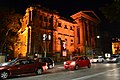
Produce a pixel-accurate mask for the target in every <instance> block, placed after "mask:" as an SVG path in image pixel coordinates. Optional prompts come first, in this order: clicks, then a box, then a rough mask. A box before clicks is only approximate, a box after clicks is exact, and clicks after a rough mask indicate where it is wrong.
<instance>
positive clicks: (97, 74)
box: [72, 67, 120, 80]
mask: <svg viewBox="0 0 120 80" xmlns="http://www.w3.org/2000/svg"><path fill="white" fill-rule="evenodd" d="M118 69H120V67H119V68H116V69H112V70H108V71H104V72H100V73H96V74H93V75H88V76H84V77H79V78H75V79H72V80H85V79H89V78H92V77H95V76H99V75H102V74H106V73H107V72H111V71H115V70H118Z"/></svg>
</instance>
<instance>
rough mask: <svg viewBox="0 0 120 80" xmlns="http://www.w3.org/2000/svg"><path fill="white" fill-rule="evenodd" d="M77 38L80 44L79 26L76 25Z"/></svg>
mask: <svg viewBox="0 0 120 80" xmlns="http://www.w3.org/2000/svg"><path fill="white" fill-rule="evenodd" d="M77 39H78V44H80V28H79V27H77Z"/></svg>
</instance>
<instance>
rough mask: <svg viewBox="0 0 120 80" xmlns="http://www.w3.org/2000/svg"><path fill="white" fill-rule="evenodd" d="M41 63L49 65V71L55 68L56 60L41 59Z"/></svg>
mask: <svg viewBox="0 0 120 80" xmlns="http://www.w3.org/2000/svg"><path fill="white" fill-rule="evenodd" d="M39 62H45V63H47V66H48V69H51V68H53V67H54V66H55V63H54V60H52V59H51V58H50V57H43V58H39Z"/></svg>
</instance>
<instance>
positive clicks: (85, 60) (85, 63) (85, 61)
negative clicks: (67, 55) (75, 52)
mask: <svg viewBox="0 0 120 80" xmlns="http://www.w3.org/2000/svg"><path fill="white" fill-rule="evenodd" d="M89 64H90V61H89V59H88V57H86V56H85V57H84V66H88V65H89Z"/></svg>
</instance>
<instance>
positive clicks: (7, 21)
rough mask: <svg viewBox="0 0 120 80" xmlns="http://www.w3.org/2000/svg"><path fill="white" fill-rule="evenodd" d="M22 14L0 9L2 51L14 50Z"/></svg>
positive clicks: (0, 42) (0, 43) (0, 49)
mask: <svg viewBox="0 0 120 80" xmlns="http://www.w3.org/2000/svg"><path fill="white" fill-rule="evenodd" d="M21 18H22V15H21V14H18V13H16V12H15V9H10V8H2V9H0V33H1V34H0V36H1V38H0V45H1V46H0V51H1V52H8V51H10V50H12V49H13V44H14V42H16V41H17V35H16V33H17V31H18V30H19V29H20V27H21V23H20V19H21Z"/></svg>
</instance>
